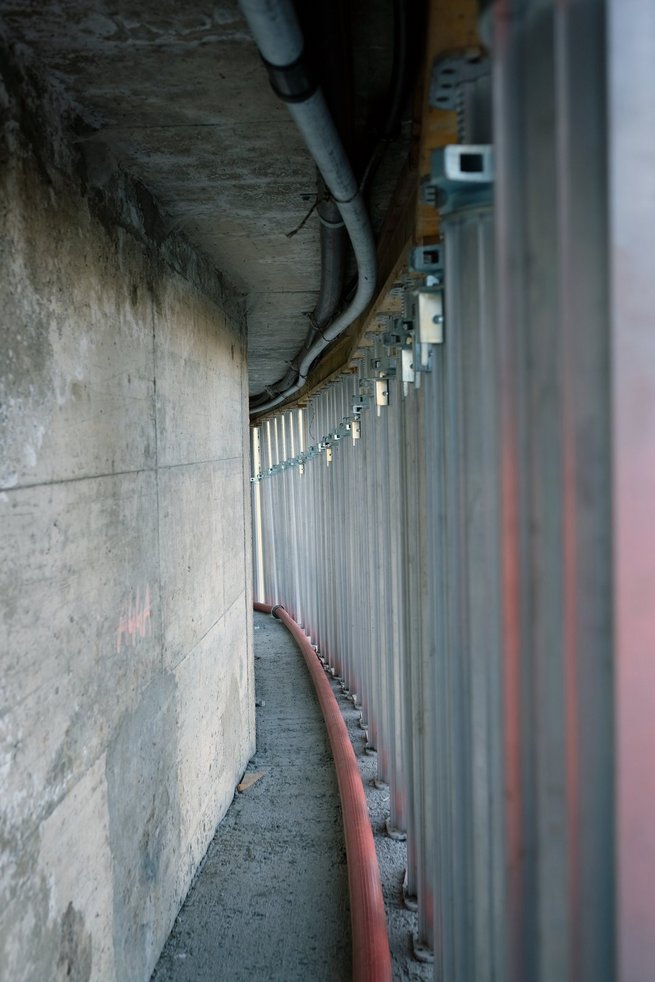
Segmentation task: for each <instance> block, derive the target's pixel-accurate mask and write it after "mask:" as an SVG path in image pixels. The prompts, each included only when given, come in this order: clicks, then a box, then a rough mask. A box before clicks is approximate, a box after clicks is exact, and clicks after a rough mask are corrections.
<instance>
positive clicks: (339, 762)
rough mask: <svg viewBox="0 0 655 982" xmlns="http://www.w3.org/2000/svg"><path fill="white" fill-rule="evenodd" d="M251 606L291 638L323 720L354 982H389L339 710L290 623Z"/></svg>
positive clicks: (362, 813) (368, 845) (372, 856)
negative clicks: (339, 815) (338, 813)
mask: <svg viewBox="0 0 655 982" xmlns="http://www.w3.org/2000/svg"><path fill="white" fill-rule="evenodd" d="M253 606H254V608H255V610H258V611H260V612H261V613H264V614H271V613H273V612H275V615H274V616H275V617H277V618H278V619H279V620H281V621H282V623H283V624H284V626H285V627H286V628H287V629H288V631H289V632H290V633H291V634H292V636H293V638H294V640H295V641H296V644H297V645H298V647H299V648H300V651H301V652H302V655H303V658H304V659H305V662H306V663H307V668H308V669H309V674H310V675H311V677H312V682H313V683H314V688H315V689H316V695H317V696H318V701H319V704H320V706H321V711H322V713H323V718H324V719H325V726H326V729H327V732H328V737H329V739H330V746H331V748H332V755H333V757H334V766H335V770H336V772H337V781H338V784H339V795H340V797H341V810H342V812H343V828H344V838H345V841H346V855H347V858H348V889H349V894H350V917H351V924H352V944H353V979H354V982H391V977H392V976H391V953H390V951H389V938H388V935H387V921H386V916H385V913H384V899H383V897H382V886H381V884H380V870H379V867H378V860H377V855H376V853H375V842H374V841H373V832H372V830H371V823H370V820H369V816H368V805H367V804H366V795H365V794H364V786H363V784H362V779H361V777H360V773H359V767H358V766H357V760H356V758H355V752H354V750H353V748H352V744H351V742H350V737H349V736H348V730H347V728H346V724H345V722H344V719H343V716H342V715H341V710H340V709H339V705H338V703H337V700H336V698H335V695H334V693H333V691H332V688H331V687H330V683H329V682H328V680H327V677H326V675H325V672H324V671H323V668H322V666H321V663H320V662H319V660H318V658H317V656H316V652H315V651H314V649H313V648H312V646H311V644H310V642H309V639H308V638H307V637H306V635H305V634H304V633H303V631H302V629H301V628H300V627H299V626H298V624H296V622H295V621H294V620H293V618H291V617H290V616H289V614H288V613H287V612H286V610H285V609H284V608H283V607H281V606H280V605H279V604H278V605H277V606H275V607H271V606H270V605H269V604H261V603H255V604H253Z"/></svg>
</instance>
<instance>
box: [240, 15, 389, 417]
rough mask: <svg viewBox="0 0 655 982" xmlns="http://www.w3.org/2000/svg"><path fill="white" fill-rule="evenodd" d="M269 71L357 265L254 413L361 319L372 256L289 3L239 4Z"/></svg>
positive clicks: (367, 228)
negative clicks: (346, 288) (352, 283)
mask: <svg viewBox="0 0 655 982" xmlns="http://www.w3.org/2000/svg"><path fill="white" fill-rule="evenodd" d="M239 5H240V7H241V10H242V12H243V15H244V17H245V18H246V20H247V22H248V26H249V27H250V30H251V32H252V35H253V37H254V39H255V42H256V44H257V47H258V48H259V52H260V54H261V56H262V58H263V60H264V63H265V64H266V67H267V69H268V73H269V78H270V81H271V85H272V87H273V90H274V91H275V92H276V94H277V95H278V96H279V97H280V98H281V99H282V100H283V101H284V102H286V103H287V107H288V109H289V112H290V113H291V116H292V117H293V120H294V122H295V123H296V126H297V127H298V129H299V131H300V134H301V136H302V137H303V140H304V141H305V144H306V146H307V148H308V150H309V152H310V153H311V155H312V157H313V158H314V162H315V163H316V166H317V167H318V169H319V171H320V173H321V176H322V178H323V180H324V181H325V185H326V187H327V189H328V191H329V192H330V194H331V196H332V198H333V199H334V201H335V202H336V204H337V206H338V208H339V211H340V212H341V217H342V219H343V223H344V225H345V227H346V231H347V232H348V235H349V236H350V241H351V243H352V247H353V252H354V254H355V260H356V262H357V274H358V279H357V290H356V292H355V295H354V297H353V298H352V300H351V301H350V303H349V304H348V306H347V307H346V309H345V310H343V311H342V312H341V313H340V314H338V315H337V316H336V317H335V319H334V320H333V321H332V322H331V323H330V324H329V325H328V326H326V327H324V328H322V329H321V330H320V332H319V334H318V337H317V338H316V339H315V340H314V341H313V342H312V344H311V345H310V347H309V348H308V349H307V350H306V351H305V352H304V353H303V354H302V357H301V359H300V363H299V365H298V378H297V379H296V381H295V383H294V384H293V385H291V386H290V387H289V388H288V389H286V390H285V391H284V392H282V393H280V394H279V395H277V396H275V398H273V399H270V400H269V401H268V402H266V403H264V404H263V405H260V406H258V407H257V412H258V413H263V412H266V411H268V410H270V409H273V408H274V407H275V406H277V405H278V404H279V403H280V402H283V401H284V400H286V399H288V398H289V397H290V396H291V395H293V394H294V393H295V392H297V391H298V390H299V389H301V388H302V386H303V384H304V382H305V379H306V378H307V374H308V372H309V369H310V367H311V365H312V364H313V362H314V361H315V360H316V358H317V357H318V355H319V354H320V353H321V352H322V351H323V350H324V349H325V348H326V347H327V346H328V344H330V342H331V341H334V339H335V338H337V337H338V336H339V335H340V334H341V333H343V331H345V330H346V328H347V327H349V326H350V324H352V323H353V321H354V320H355V319H356V318H357V317H359V315H360V314H362V313H363V312H364V311H365V310H366V308H367V307H368V305H369V303H370V302H371V300H372V299H373V295H374V292H375V279H376V271H377V270H376V267H377V261H376V253H375V240H374V238H373V230H372V228H371V223H370V221H369V217H368V212H367V210H366V205H365V204H364V199H363V196H362V194H361V191H360V189H359V187H358V185H357V180H356V178H355V175H354V173H353V170H352V167H351V166H350V163H349V161H348V158H347V156H346V152H345V150H344V148H343V144H342V142H341V139H340V137H339V134H338V132H337V129H336V127H335V125H334V120H333V119H332V116H331V114H330V111H329V109H328V107H327V104H326V102H325V98H324V96H323V93H322V92H321V90H320V88H319V87H318V84H317V83H316V81H315V80H314V79H313V77H312V75H311V72H310V71H309V69H308V66H307V65H306V63H305V59H304V41H303V36H302V32H301V30H300V25H299V24H298V20H297V18H296V15H295V12H294V9H293V6H292V4H291V2H290V0H239Z"/></svg>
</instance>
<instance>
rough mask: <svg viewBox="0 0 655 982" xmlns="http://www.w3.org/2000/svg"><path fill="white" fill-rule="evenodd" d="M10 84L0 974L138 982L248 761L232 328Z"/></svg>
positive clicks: (235, 327)
mask: <svg viewBox="0 0 655 982" xmlns="http://www.w3.org/2000/svg"><path fill="white" fill-rule="evenodd" d="M4 74H5V83H6V88H5V91H4V92H3V93H2V99H1V100H0V102H1V105H2V110H3V117H4V118H3V137H2V146H1V148H0V210H1V216H2V217H1V219H0V268H1V269H2V277H1V278H0V310H1V314H0V325H1V345H0V404H1V405H0V489H1V491H0V557H1V560H2V562H1V564H0V610H1V612H2V617H1V620H0V978H2V979H3V980H4V979H6V980H11V982H23V980H30V982H32V980H34V982H45V980H56V979H60V978H61V979H72V980H76V982H85V980H88V979H103V980H112V979H116V980H119V982H128V980H129V982H132V980H135V982H136V980H142V979H147V978H148V977H149V975H150V972H151V970H152V968H153V966H154V964H155V961H156V959H157V956H158V953H159V951H160V949H161V946H162V944H163V942H164V940H165V939H166V936H167V934H168V932H169V930H170V928H171V925H172V923H173V920H174V918H175V915H176V912H177V910H178V907H179V905H180V903H181V901H182V899H183V898H184V896H185V893H186V891H187V888H188V885H189V882H190V880H191V878H192V876H193V873H194V871H195V869H196V867H197V865H198V862H199V861H200V859H201V857H202V856H203V854H204V852H205V850H206V847H207V845H208V842H209V840H210V838H211V836H212V833H213V830H214V828H215V826H216V824H217V822H218V821H219V820H220V818H221V817H222V815H223V814H224V812H225V810H226V809H227V807H228V805H229V803H230V801H231V800H232V795H233V790H234V786H235V783H236V782H237V780H238V778H239V776H240V773H241V772H242V770H243V768H244V766H245V764H246V762H247V760H248V758H249V756H250V755H251V754H252V752H253V750H254V708H253V706H254V694H253V662H252V654H251V638H250V635H249V632H250V628H249V624H250V607H251V603H250V594H249V587H248V586H247V584H249V583H250V572H249V562H250V557H249V554H248V541H249V535H246V534H245V530H246V528H247V523H248V521H249V516H248V496H247V495H246V493H245V488H246V475H247V472H248V470H249V467H248V466H247V464H246V466H245V467H244V459H246V460H247V457H244V454H247V440H246V435H247V434H246V419H247V417H246V392H247V386H246V375H245V368H246V366H245V358H244V350H245V329H244V318H243V314H242V306H241V302H240V300H239V299H238V298H237V297H235V296H234V295H233V294H232V293H231V291H230V289H229V287H228V286H227V285H226V284H225V283H224V282H223V281H222V280H221V279H220V277H219V276H218V275H217V274H215V273H214V272H213V271H212V270H211V269H210V268H209V267H208V265H207V263H205V262H204V261H203V259H202V257H199V256H197V255H195V254H193V253H192V251H191V250H190V248H189V247H188V245H187V243H186V242H185V241H184V240H183V239H181V238H180V237H178V236H175V235H168V234H166V228H165V216H161V215H159V213H158V211H157V207H156V205H155V203H154V201H153V200H152V199H151V198H150V196H149V195H148V193H147V192H146V191H145V189H144V188H143V187H142V186H140V185H138V184H135V183H132V182H131V181H130V180H129V178H126V177H125V175H121V174H120V173H118V174H116V173H114V172H113V171H112V173H111V174H108V173H104V175H102V180H103V182H104V183H102V186H101V187H98V186H93V185H92V183H91V178H90V176H89V175H90V174H91V172H92V170H93V166H92V165H93V159H92V158H93V155H92V154H87V155H86V156H84V155H81V154H80V153H79V152H78V151H77V150H75V148H74V147H73V146H72V144H69V143H68V142H67V139H68V134H69V128H70V127H69V124H70V120H66V119H64V116H65V111H64V108H63V107H61V106H58V103H57V99H56V97H55V96H53V95H52V94H49V95H48V94H47V93H43V92H41V93H40V94H39V93H38V92H36V91H35V90H34V89H32V88H30V87H29V86H28V84H27V81H26V79H25V78H21V77H20V73H19V72H18V73H17V72H16V69H15V66H11V67H7V63H6V62H5V72H4ZM39 100H41V101H40V102H39ZM39 114H41V115H39ZM67 127H68V128H67ZM95 169H96V172H97V171H98V163H97V150H96V167H95ZM99 170H100V172H101V174H102V171H103V167H102V166H100V168H99Z"/></svg>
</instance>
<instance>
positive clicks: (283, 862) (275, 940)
mask: <svg viewBox="0 0 655 982" xmlns="http://www.w3.org/2000/svg"><path fill="white" fill-rule="evenodd" d="M255 658H256V661H255V669H256V680H257V699H258V702H263V705H261V706H260V707H259V708H258V709H257V753H256V755H255V757H253V759H252V760H251V761H250V763H249V764H248V768H247V770H246V775H247V774H249V773H250V774H252V773H259V772H262V771H263V772H264V776H263V777H262V778H260V779H259V780H258V781H257V782H256V783H255V784H253V785H252V787H250V788H249V789H248V790H247V791H245V792H244V793H242V794H240V793H235V797H234V802H233V803H232V805H231V806H230V808H229V810H228V812H227V814H226V816H225V818H224V819H223V821H222V822H221V823H220V825H219V826H218V829H217V830H216V834H215V836H214V839H213V840H212V843H211V845H210V847H209V849H208V851H207V855H206V856H205V859H204V860H203V863H202V864H201V867H200V869H199V871H198V873H197V875H196V878H195V880H194V882H193V884H192V886H191V889H190V891H189V893H188V895H187V898H186V900H185V902H184V905H183V907H182V909H181V911H180V913H179V915H178V918H177V920H176V922H175V925H174V927H173V930H172V932H171V934H170V937H169V939H168V941H167V942H166V945H165V947H164V950H163V952H162V954H161V958H160V960H159V962H158V964H157V967H156V969H155V972H154V974H153V976H152V982H240V980H244V982H245V980H246V979H248V980H253V979H255V980H266V982H296V980H297V982H301V980H302V982H309V980H312V982H315V980H316V982H321V980H324V982H340V980H344V982H345V980H347V979H350V977H351V971H350V966H351V945H350V911H349V904H348V883H347V870H346V864H345V848H344V842H343V830H342V824H341V808H340V804H339V797H338V791H337V784H336V776H335V773H334V765H333V762H332V756H331V752H330V749H329V744H328V741H327V734H326V731H325V726H324V724H323V718H322V716H321V712H320V709H319V706H318V701H317V699H316V696H315V693H314V689H313V686H312V684H311V681H310V678H309V674H308V672H307V669H306V667H305V663H304V661H303V659H302V655H301V654H300V652H299V651H298V649H297V648H296V646H295V644H294V642H293V639H292V638H291V636H290V635H289V634H288V632H287V631H286V629H285V628H284V627H283V625H282V624H280V622H279V621H276V620H274V619H273V618H271V617H269V616H268V615H265V614H255ZM332 687H333V690H334V692H335V695H336V696H337V700H338V702H339V705H340V707H341V710H342V712H343V715H344V718H345V720H346V723H347V726H348V731H349V733H350V738H351V740H352V743H353V746H354V748H355V753H356V755H357V760H358V763H359V766H360V771H361V774H362V780H363V783H364V788H365V790H366V795H367V799H368V805H369V811H370V815H371V822H372V825H373V831H374V835H375V844H376V849H377V854H378V861H379V864H380V874H381V877H382V886H383V892H384V898H385V905H386V911H387V919H388V923H389V941H390V945H391V953H392V957H393V966H394V979H411V980H414V982H419V980H420V982H424V980H425V982H428V980H431V978H432V969H431V967H430V966H427V965H423V964H421V963H420V962H417V961H416V960H415V959H414V957H413V954H412V941H411V939H412V933H413V931H414V930H415V925H416V915H415V914H413V913H412V912H411V911H409V910H407V909H406V908H405V907H404V905H403V901H402V881H403V875H404V869H405V864H406V856H407V849H406V845H405V843H404V842H398V841H395V840H393V839H390V838H389V837H388V836H387V834H386V832H385V828H384V821H385V818H386V816H387V814H388V804H389V792H388V790H386V789H378V788H375V787H374V786H373V778H374V777H375V767H376V761H375V756H374V755H368V754H366V753H365V751H364V744H365V735H364V732H363V730H361V729H360V727H359V725H358V721H359V713H358V711H356V710H355V708H354V707H353V705H352V702H351V701H350V700H349V699H347V698H346V696H345V695H344V694H343V693H342V692H341V689H340V686H339V685H338V683H336V682H334V681H332Z"/></svg>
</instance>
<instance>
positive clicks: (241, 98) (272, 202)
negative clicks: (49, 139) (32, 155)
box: [0, 0, 320, 391]
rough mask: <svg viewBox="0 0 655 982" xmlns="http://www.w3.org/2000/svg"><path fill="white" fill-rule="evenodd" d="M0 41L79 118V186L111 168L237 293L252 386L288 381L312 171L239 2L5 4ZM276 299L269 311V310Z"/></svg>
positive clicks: (301, 322)
mask: <svg viewBox="0 0 655 982" xmlns="http://www.w3.org/2000/svg"><path fill="white" fill-rule="evenodd" d="M0 31H3V32H4V33H5V36H6V37H7V39H8V40H9V41H10V42H12V43H14V42H18V43H19V44H20V45H22V46H27V47H28V48H29V51H30V52H32V53H33V55H34V58H33V59H32V63H31V70H32V71H33V72H34V73H35V74H37V75H39V76H41V77H43V78H44V79H47V81H48V84H50V85H53V84H54V85H56V87H57V88H58V90H59V91H60V92H61V93H62V94H63V95H65V96H66V97H67V98H69V99H70V100H71V101H72V102H73V103H74V104H75V106H76V107H77V109H78V111H79V112H80V114H81V117H82V118H83V120H84V124H85V125H84V127H83V132H82V133H80V135H79V148H80V150H81V151H82V152H83V154H84V157H85V165H86V168H87V171H88V173H89V178H90V181H91V183H98V184H100V185H102V184H103V183H104V182H105V181H106V180H107V178H108V171H107V169H108V167H109V172H111V159H112V157H114V158H115V159H116V160H118V161H120V163H121V165H122V166H123V167H125V168H126V169H127V170H128V171H129V172H130V173H131V174H133V175H135V176H136V177H138V178H140V179H141V180H142V181H143V182H144V184H145V185H146V186H147V187H148V188H149V189H150V190H151V191H152V192H153V193H155V194H156V196H157V200H158V202H159V203H160V204H161V206H162V208H163V210H164V213H165V214H164V218H163V221H164V225H165V228H166V229H171V228H177V229H181V230H182V231H184V232H185V234H186V235H187V236H188V237H189V239H190V240H191V241H192V242H193V243H194V245H195V246H197V247H199V248H200V249H201V250H202V251H203V252H204V253H205V254H207V255H208V256H209V257H210V258H211V260H212V262H213V263H214V265H215V266H216V268H217V269H220V270H221V271H222V272H223V273H225V274H227V275H228V276H229V277H230V279H231V280H232V281H233V282H235V283H237V284H238V285H239V287H240V288H241V289H243V290H244V291H245V292H247V294H248V303H249V332H248V333H249V338H250V343H251V345H252V352H253V356H254V357H253V359H252V363H251V373H250V376H251V378H250V381H251V385H252V388H253V391H259V390H261V389H262V386H263V384H264V383H271V382H273V381H275V379H277V378H279V377H280V376H281V375H283V374H284V372H285V371H286V367H287V363H288V361H289V360H290V359H291V358H292V357H293V355H294V354H295V353H296V351H297V350H298V348H299V347H300V345H301V343H302V341H303V339H304V336H305V334H306V331H307V326H308V322H307V317H306V316H305V312H308V311H311V310H312V309H313V307H314V303H315V299H316V293H317V291H318V286H319V277H320V270H319V251H318V227H319V226H318V218H317V216H316V215H315V214H314V215H313V216H312V218H311V219H310V221H309V222H308V224H307V226H306V227H305V228H304V229H303V230H302V231H301V232H299V233H298V234H297V235H295V236H293V237H292V238H288V237H287V233H288V232H290V231H292V230H293V229H295V228H296V227H297V226H298V225H299V224H300V222H301V221H302V219H303V218H304V217H305V215H306V214H307V211H308V209H309V208H310V207H311V205H312V202H313V201H314V198H315V195H316V183H315V181H316V178H315V168H314V165H313V163H312V161H311V158H310V157H309V154H308V153H307V151H306V150H305V149H304V146H303V143H302V140H301V138H300V136H299V135H298V133H297V131H296V128H295V126H294V124H293V122H292V121H291V119H290V117H289V114H288V112H287V110H286V108H285V106H284V105H282V103H280V101H279V100H278V99H276V97H275V96H274V95H273V93H272V91H271V90H270V87H269V85H268V81H267V78H266V73H265V71H264V69H263V66H262V64H261V60H260V58H259V55H258V52H257V49H256V48H255V45H254V43H253V41H252V40H251V38H250V34H249V32H248V29H247V27H246V24H245V22H244V21H243V19H242V17H241V15H240V13H239V9H238V5H237V0H220V2H214V3H203V4H194V5H193V7H192V8H190V9H185V8H184V7H183V6H181V5H180V4H179V2H178V0H157V3H154V2H153V3H145V4H143V3H142V4H140V5H139V7H138V9H136V8H135V7H134V6H133V5H127V6H126V5H125V4H123V3H118V2H115V0H94V2H92V3H89V0H63V2H61V0H32V2H28V3H25V2H24V0H20V2H13V0H3V3H2V8H1V10H0ZM271 296H275V298H276V299H275V303H274V304H273V305H271V304H270V303H268V302H267V299H266V298H268V297H271Z"/></svg>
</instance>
